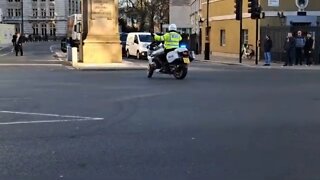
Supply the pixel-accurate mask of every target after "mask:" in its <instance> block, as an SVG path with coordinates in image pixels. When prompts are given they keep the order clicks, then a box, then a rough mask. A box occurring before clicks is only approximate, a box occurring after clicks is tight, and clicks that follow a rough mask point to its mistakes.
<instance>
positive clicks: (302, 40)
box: [295, 31, 306, 65]
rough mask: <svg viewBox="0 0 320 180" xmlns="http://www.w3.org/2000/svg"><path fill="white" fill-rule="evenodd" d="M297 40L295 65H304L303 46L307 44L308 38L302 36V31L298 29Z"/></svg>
mask: <svg viewBox="0 0 320 180" xmlns="http://www.w3.org/2000/svg"><path fill="white" fill-rule="evenodd" d="M295 42H296V62H295V65H298V64H300V65H302V61H303V48H304V46H305V44H306V39H305V38H304V37H303V36H302V32H301V31H298V33H297V37H296V38H295Z"/></svg>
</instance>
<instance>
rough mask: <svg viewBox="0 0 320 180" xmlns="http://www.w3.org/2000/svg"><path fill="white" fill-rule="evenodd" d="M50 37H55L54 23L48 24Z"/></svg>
mask: <svg viewBox="0 0 320 180" xmlns="http://www.w3.org/2000/svg"><path fill="white" fill-rule="evenodd" d="M50 36H56V25H55V24H54V23H51V24H50Z"/></svg>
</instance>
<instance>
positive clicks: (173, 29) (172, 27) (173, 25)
mask: <svg viewBox="0 0 320 180" xmlns="http://www.w3.org/2000/svg"><path fill="white" fill-rule="evenodd" d="M168 29H169V31H177V25H175V24H170V26H169V28H168Z"/></svg>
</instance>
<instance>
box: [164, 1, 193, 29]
mask: <svg viewBox="0 0 320 180" xmlns="http://www.w3.org/2000/svg"><path fill="white" fill-rule="evenodd" d="M190 14H191V8H190V0H170V5H169V24H172V23H174V24H176V25H177V27H178V31H179V32H181V33H187V34H190V33H191V29H192V27H191V21H190ZM167 26H168V25H167ZM167 26H164V27H167Z"/></svg>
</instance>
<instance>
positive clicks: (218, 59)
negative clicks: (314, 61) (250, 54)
mask: <svg viewBox="0 0 320 180" xmlns="http://www.w3.org/2000/svg"><path fill="white" fill-rule="evenodd" d="M196 60H197V61H199V62H203V63H216V64H225V65H238V66H246V67H251V68H264V69H293V70H320V65H311V66H306V65H302V66H300V65H298V66H287V67H283V62H278V61H276V62H272V64H271V66H263V65H264V60H260V61H259V62H258V64H257V65H256V63H255V59H254V58H253V59H251V60H249V59H243V60H242V63H240V62H239V58H235V57H224V56H210V60H204V56H203V55H196Z"/></svg>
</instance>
